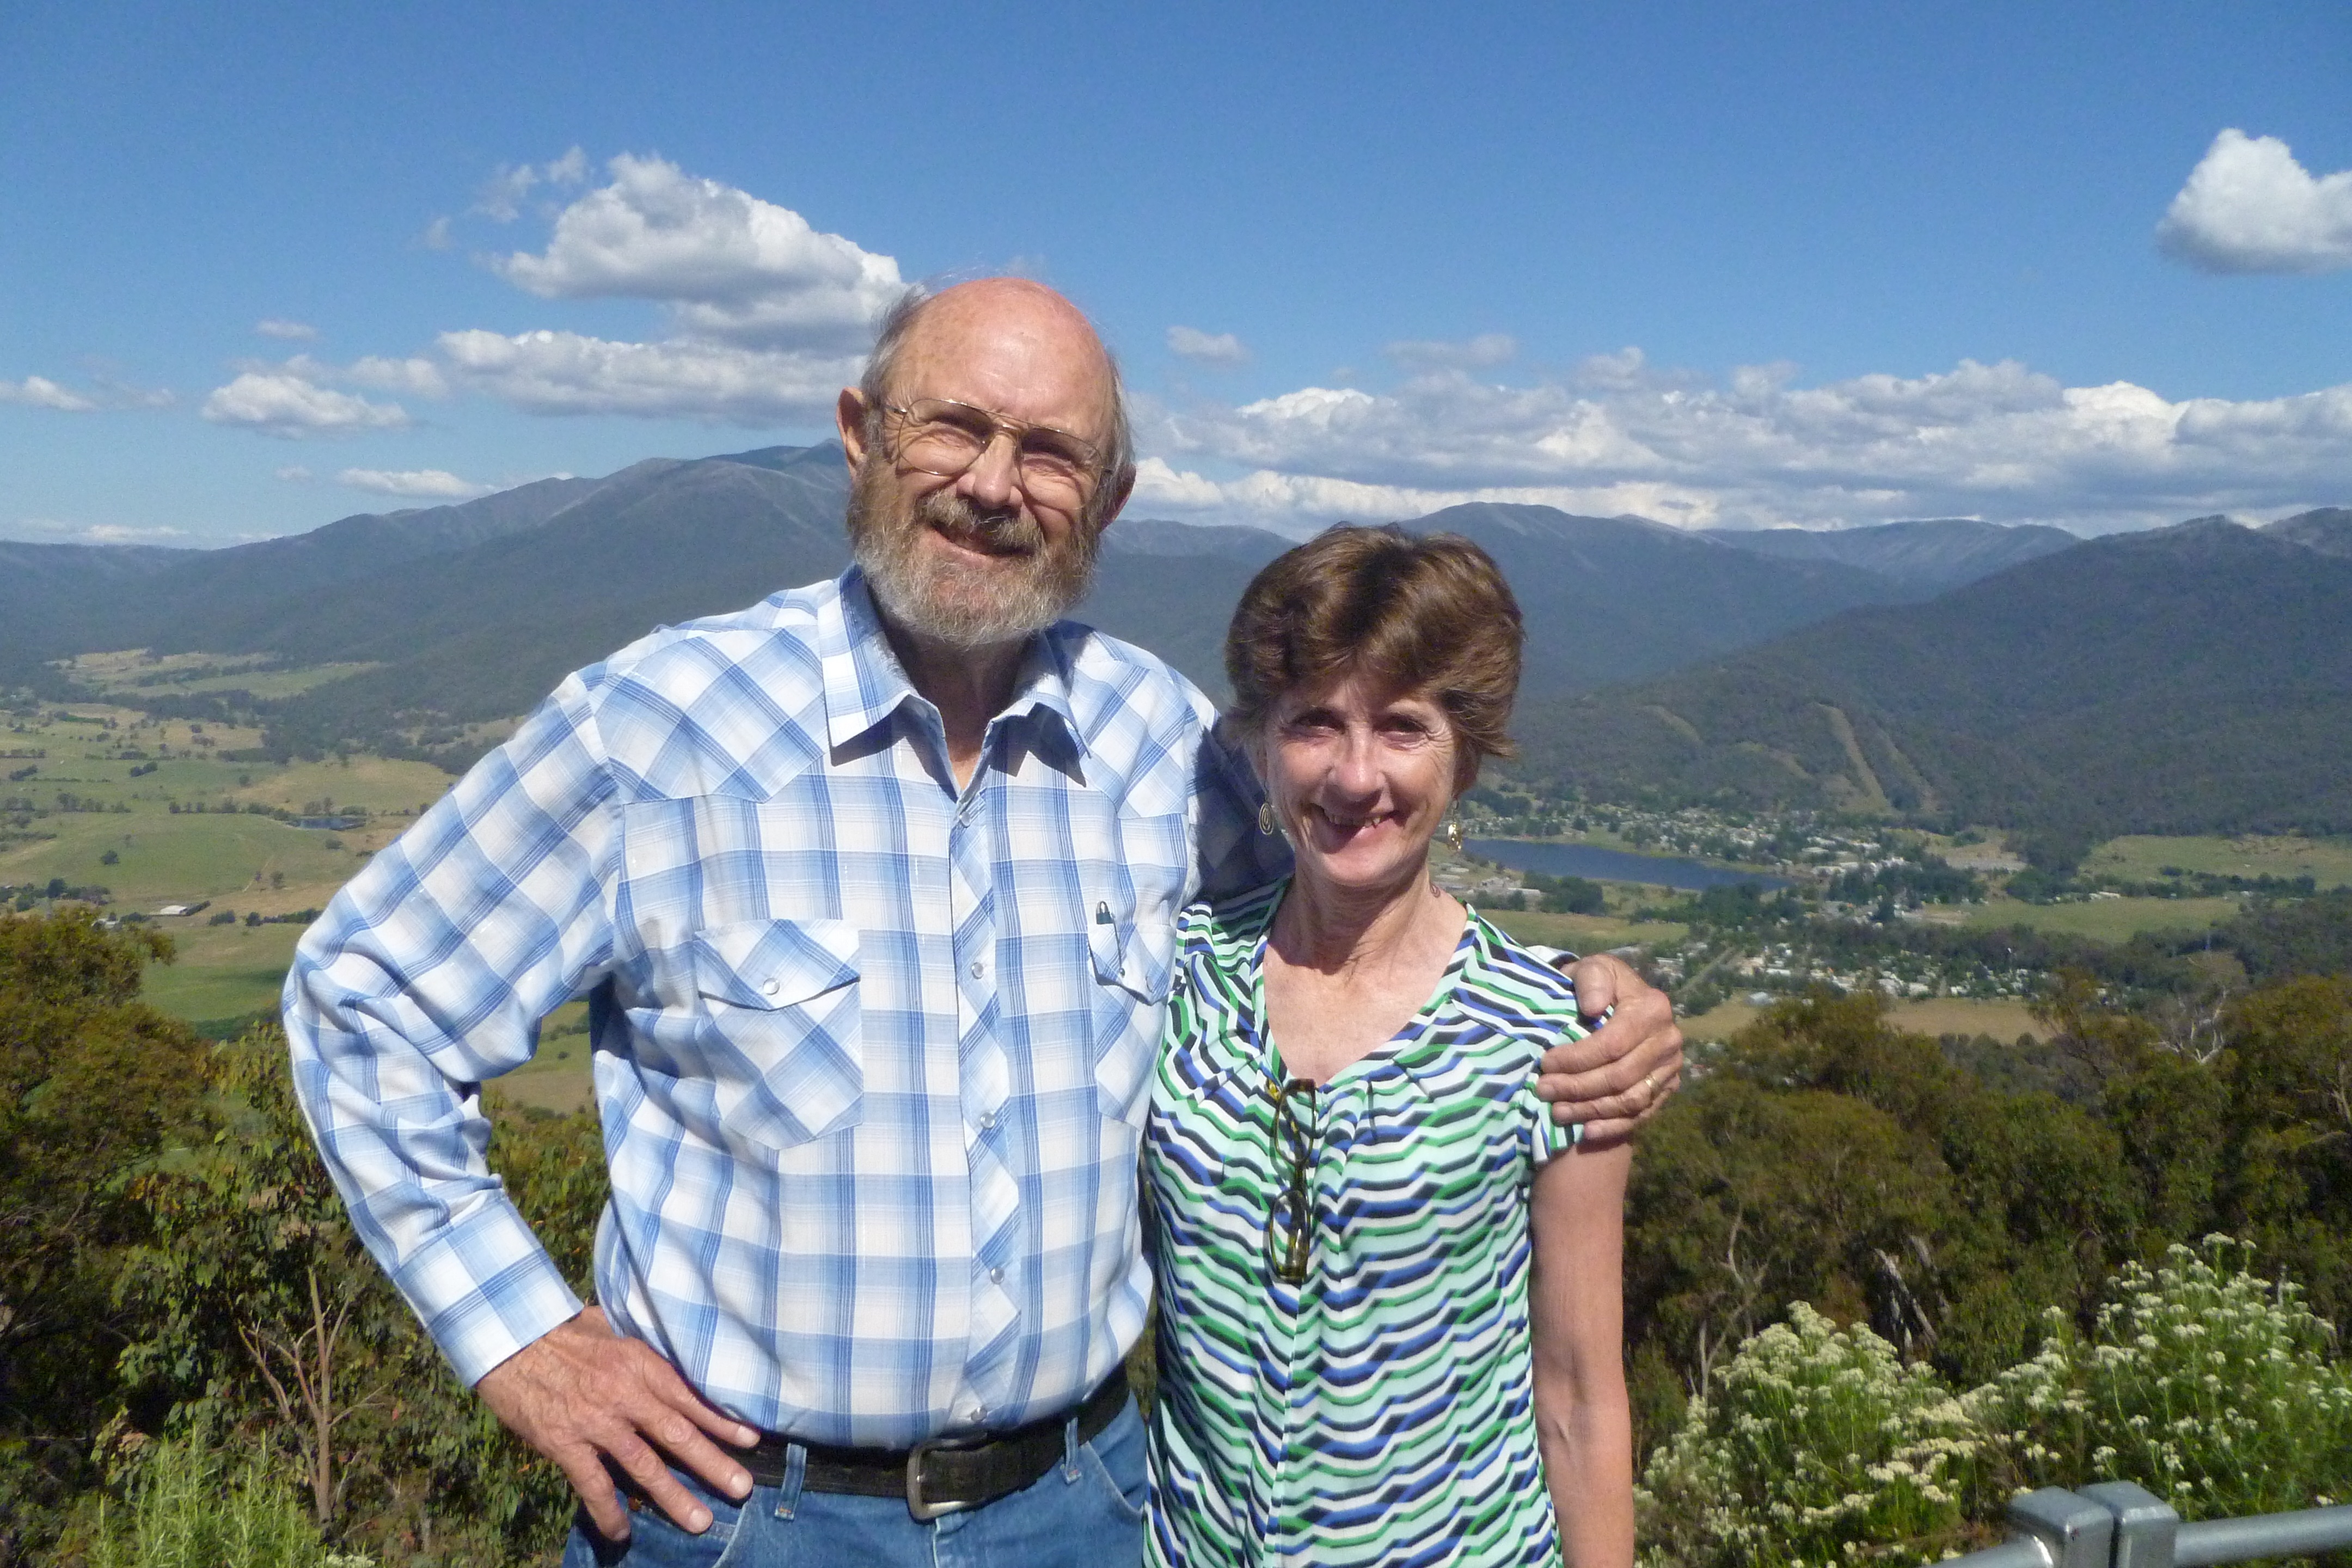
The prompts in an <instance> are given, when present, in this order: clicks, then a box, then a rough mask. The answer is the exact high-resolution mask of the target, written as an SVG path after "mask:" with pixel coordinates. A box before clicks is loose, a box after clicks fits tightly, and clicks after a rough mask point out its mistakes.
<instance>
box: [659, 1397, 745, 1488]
mask: <svg viewBox="0 0 2352 1568" xmlns="http://www.w3.org/2000/svg"><path fill="white" fill-rule="evenodd" d="M727 1425H728V1426H734V1425H735V1423H733V1422H731V1421H730V1422H728V1423H727ZM646 1436H650V1437H651V1438H653V1440H654V1441H655V1442H656V1443H659V1444H660V1445H661V1446H662V1447H663V1449H664V1450H665V1451H666V1452H667V1453H668V1455H669V1457H670V1460H671V1462H672V1463H673V1464H677V1465H682V1466H684V1467H685V1468H688V1469H689V1470H692V1471H693V1472H694V1473H695V1474H696V1475H698V1476H700V1477H701V1478H702V1479H703V1480H704V1481H705V1482H707V1483H708V1484H709V1485H710V1486H712V1487H714V1488H716V1489H718V1490H719V1491H722V1492H724V1493H726V1494H727V1495H728V1496H729V1497H731V1498H739V1499H740V1498H741V1497H743V1496H744V1495H745V1494H747V1493H748V1492H750V1491H751V1472H750V1471H749V1470H746V1469H745V1468H743V1467H742V1466H741V1465H740V1464H738V1463H737V1462H736V1461H735V1458H734V1456H732V1455H730V1454H729V1453H727V1452H726V1451H725V1450H723V1449H721V1448H720V1447H719V1445H718V1444H716V1443H713V1442H712V1441H711V1440H710V1439H709V1438H708V1437H706V1436H703V1435H702V1432H701V1429H700V1428H698V1427H697V1426H695V1425H694V1423H693V1422H691V1421H688V1420H687V1419H685V1418H684V1417H683V1416H680V1415H669V1416H666V1417H664V1418H663V1419H662V1421H661V1422H660V1424H659V1425H658V1426H653V1427H648V1428H647V1429H646Z"/></svg>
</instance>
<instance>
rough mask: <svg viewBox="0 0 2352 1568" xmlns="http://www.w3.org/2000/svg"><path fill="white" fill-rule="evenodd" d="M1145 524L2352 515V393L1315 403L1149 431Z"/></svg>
mask: <svg viewBox="0 0 2352 1568" xmlns="http://www.w3.org/2000/svg"><path fill="white" fill-rule="evenodd" d="M1146 414H1147V417H1146V419H1145V421H1144V426H1143V434H1144V436H1145V437H1146V447H1147V450H1150V451H1153V452H1154V453H1155V454H1156V456H1157V458H1160V459H1161V460H1160V461H1159V462H1158V463H1157V464H1156V466H1155V465H1153V464H1149V463H1148V464H1147V465H1145V467H1144V468H1143V470H1142V472H1141V473H1140V474H1139V479H1138V484H1137V490H1138V504H1139V505H1153V506H1156V507H1158V508H1160V509H1162V510H1171V511H1175V512H1179V513H1187V512H1189V513H1211V514H1213V513H1216V512H1220V511H1234V512H1241V513H1245V514H1247V515H1249V516H1251V517H1252V518H1254V519H1257V520H1261V521H1272V522H1275V523H1276V524H1277V525H1279V523H1280V521H1281V520H1282V519H1284V518H1286V517H1287V518H1295V519H1302V520H1305V519H1319V520H1328V519H1329V518H1333V517H1343V516H1366V517H1370V516H1380V517H1405V516H1412V515H1415V514H1417V513H1420V512H1424V511H1428V510H1434V509H1435V508H1436V507H1439V506H1444V505H1451V504H1454V503H1456V502H1459V501H1464V500H1525V501H1539V502H1542V503H1544V504H1549V505H1554V506H1559V507H1562V508H1563V509H1564V510H1577V511H1586V512H1599V513H1601V514H1604V515H1614V514H1617V513H1621V512H1635V513H1639V514H1641V515H1643V516H1648V517H1653V518H1656V519H1658V520H1660V521H1670V522H1676V523H1687V524H1696V525H1704V526H1717V525H1721V526H1768V525H1774V524H1782V523H1805V524H1814V525H1820V524H1829V523H1848V522H1872V521H1888V520H1892V519H1896V518H1904V517H1923V516H1979V517H1986V518H1990V519H1994V520H1997V521H2053V522H2074V523H2076V524H2078V525H2080V526H2084V527H2089V528H2094V529H2102V530H2103V529H2111V528H2116V527H2129V526H2137V525H2142V524H2147V523H2154V522H2163V521H2178V520H2179V518H2182V517H2187V516H2189V515H2192V514H2194V513H2197V512H2210V511H2214V510H2262V509H2263V508H2269V507H2279V506H2287V505H2294V504H2298V503H2306V502H2317V501H2326V500H2334V499H2336V498H2339V497H2342V496H2345V495H2347V494H2352V384H2347V385H2344V386H2338V387H2332V388H2328V389H2325V390H2322V391H2319V392H2314V393H2308V394H2303V395H2294V396H2288V397H2281V398H2273V399H2267V400H2258V401H2249V402H2230V401H2227V400H2223V399H2216V398H2192V399H2188V400H2183V401H2173V400H2168V399H2167V398H2165V397H2163V396H2161V395H2158V394H2157V393H2156V392H2153V391H2151V390H2149V389H2147V388H2145V387H2140V386H2136V385H2133V384H2129V383H2121V382H2119V383H2116V384H2110V385H2106V386H2096V387H2068V386H2064V385H2062V384H2060V383H2058V382H2057V381H2056V380H2054V379H2053V378H2052V377H2050V376H2047V375H2043V374H2039V373H2037V372H2034V371H2032V370H2030V369H2029V368H2027V367H2026V366H2024V365H2022V364H2019V363H2015V362H2002V363H1997V364H1979V363H1975V362H1972V361H1962V362H1961V363H1959V364H1958V366H1956V367H1954V368H1953V369H1951V370H1949V371H1945V372H1939V373H1937V374H1929V375H1924V376H1916V377H1903V376H1894V375H1865V376H1858V377H1854V378H1853V379H1851V380H1847V381H1841V382H1835V383H1831V384H1826V385H1821V386H1811V387H1807V386H1802V385H1799V384H1796V383H1795V379H1794V377H1793V375H1792V374H1791V373H1790V371H1789V369H1788V367H1786V366H1758V367H1750V368H1748V369H1743V370H1739V371H1735V372H1734V373H1732V374H1730V375H1728V376H1727V377H1724V378H1721V379H1720V380H1719V381H1718V380H1716V379H1713V378H1709V377H1706V376H1702V375H1697V374H1693V373H1689V372H1675V371H1662V370H1658V369H1656V368H1654V367H1652V366H1650V365H1648V364H1647V363H1646V362H1645V361H1643V360H1642V359H1641V358H1640V357H1639V356H1637V355H1631V354H1620V355H1611V356H1607V358H1606V359H1605V361H1603V362H1601V363H1600V364H1599V365H1597V366H1596V365H1595V364H1594V363H1593V362H1587V363H1586V364H1585V365H1584V366H1580V367H1579V368H1578V370H1577V372H1576V373H1575V374H1571V375H1570V376H1569V377H1566V378H1564V379H1559V380H1548V381H1544V382H1541V383H1538V384H1533V385H1519V386H1511V385H1499V384H1494V383H1492V382H1491V381H1486V380H1481V379H1477V378H1474V377H1472V376H1470V375H1468V374H1465V373H1463V372H1461V371H1458V370H1451V371H1433V372H1430V373H1427V374H1420V375H1415V376H1413V377H1412V378H1410V379H1408V380H1407V381H1406V382H1405V384H1403V385H1402V386H1400V387H1398V388H1397V389H1395V390H1393V391H1391V392H1387V393H1380V394H1375V393H1370V392H1366V391H1363V390H1360V389H1359V388H1354V387H1303V388H1300V389H1298V390H1297V391H1293V392H1288V393H1285V394H1282V395H1279V396H1276V397H1268V398H1262V399H1259V400H1257V401H1255V402H1253V403H1249V404H1245V405H1241V406H1239V407H1232V408H1227V407H1222V406H1218V405H1200V406H1195V407H1191V408H1186V409H1182V410H1175V411H1171V410H1164V409H1147V410H1146Z"/></svg>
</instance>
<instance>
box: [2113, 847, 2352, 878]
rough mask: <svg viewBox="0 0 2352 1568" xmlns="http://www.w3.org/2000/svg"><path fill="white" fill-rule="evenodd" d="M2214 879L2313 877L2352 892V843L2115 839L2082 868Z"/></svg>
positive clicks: (2141, 875)
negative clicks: (2176, 871)
mask: <svg viewBox="0 0 2352 1568" xmlns="http://www.w3.org/2000/svg"><path fill="white" fill-rule="evenodd" d="M2167 866H2174V867H2178V868H2180V869H2181V870H2183V871H2199V872H2203V873H2205V874H2206V875H2208V876H2214V877H2288V878H2293V877H2309V878H2311V879H2313V880H2314V881H2315V882H2316V883H2318V884H2319V886H2321V887H2323V888H2341V887H2352V839H2346V838H2302V837H2295V836H2294V835H2292V834H2283V835H2280V836H2278V837H2243V838H2217V837H2196V838H2186V837H2184V838H2158V837H2129V838H2111V839H2109V840H2108V841H2107V842H2106V843H2105V844H2102V845H2100V846H2099V847H2098V848H2097V849H2095V850H2094V851H2093V852H2092V854H2091V857H2090V858H2089V859H2088V860H2086V861H2085V862H2084V866H2083V869H2084V871H2086V872H2089V873H2091V874H2092V875H2094V876H2107V877H2116V878H2120V879H2128V880H2131V881H2140V882H2147V881H2154V880H2156V879H2158V877H2161V876H2162V875H2163V874H2164V868H2166V867H2167Z"/></svg>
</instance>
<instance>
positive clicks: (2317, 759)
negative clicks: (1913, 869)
mask: <svg viewBox="0 0 2352 1568" xmlns="http://www.w3.org/2000/svg"><path fill="white" fill-rule="evenodd" d="M1521 732H1522V734H1523V735H1524V736H1525V737H1526V738H1527V747H1528V755H1527V759H1526V761H1525V763H1524V764H1523V766H1524V768H1525V769H1526V771H1527V772H1528V773H1529V774H1530V775H1543V774H1547V773H1548V774H1551V775H1554V776H1557V777H1560V778H1564V779H1567V780H1570V781H1572V782H1574V783H1577V784H1581V785H1583V786H1584V787H1586V788H1588V789H1591V790H1593V791H1596V792H1600V793H1601V794H1604V795H1608V794H1612V793H1616V794H1621V795H1622V794H1634V795H1638V794H1639V793H1640V792H1642V791H1644V790H1648V791H1654V792H1662V793H1665V794H1670V795H1681V796H1685V797H1689V798H1699V799H1706V798H1712V799H1720V800H1725V801H1739V802H1748V803H1752V804H1757V805H1768V804H1769V805H1805V806H1822V807H1831V808H1843V809H1855V810H1875V811H1890V810H1891V811H1895V812H1901V813H1905V814H1907V815H1911V816H1916V817H1918V818H1921V819H1925V820H1931V821H1932V820H1948V821H1952V822H1999V823H2005V824H2009V825H2011V826H2025V827H2031V828H2033V829H2035V830H2036V831H2038V832H2042V833H2045V834H2050V835H2056V836H2061V837H2068V838H2071V839H2074V840H2087V839H2090V838H2097V837H2106V836H2108V835H2111V834H2115V833H2121V832H2149V833H2197V832H2237V831H2275V830H2283V829H2286V828H2291V827H2300V828H2305V829H2308V830H2311V831H2315V832H2340V831H2345V830H2346V829H2347V828H2352V560H2346V559H2343V558H2340V557H2333V556H2326V555H2322V554H2319V553H2316V552H2314V551H2312V550H2310V549H2308V548H2306V547H2305V546H2303V545H2300V544H2297V543H2294V542H2290V540H2289V538H2286V537H2276V536H2273V534H2272V533H2269V532H2256V531H2250V530H2247V529H2243V528H2240V527H2237V526H2235V525H2234V524H2231V523H2229V522H2225V521H2220V520H2218V519H2216V520H2209V521H2198V522H2191V523H2186V524H2182V525H2180V526H2179V527H2177V528H2172V529H2166V530H2161V531H2154V532H2148V533H2140V534H2129V535H2115V536H2110V537H2108V538H2105V539H2101V540H2096V541H2093V542H2089V543H2085V544H2083V545H2080V546H2078V547H2076V548H2074V549H2072V550H2069V551H2065V552H2061V553H2058V554H2053V555H2051V556H2049V557H2047V558H2045V559H2042V560H2039V561H2034V562H2032V563H2028V564H2026V565H2023V566H2018V567H2012V568H2011V569H2009V570H2008V571H2004V572H2001V573H1999V574H1995V575H1993V576H1990V577H1988V578H1985V579H1983V580H1981V581H1979V582H1977V583H1973V584H1969V585H1968V586H1966V587H1963V588H1959V589H1957V590H1955V591H1953V592H1952V593H1949V594H1947V595H1943V596H1941V597H1940V598H1937V599H1936V600H1934V601H1932V602H1931V603H1928V604H1925V605H1910V606H1906V607H1903V608H1900V609H1894V608H1873V609H1864V610H1855V611H1851V612H1848V613H1847V614H1845V615H1843V616H1836V617H1834V618H1832V619H1831V620H1829V621H1826V622H1824V623H1822V624H1821V625H1819V626H1811V627H1808V628H1806V629H1804V630H1802V631H1800V632H1797V633H1794V634H1791V635H1790V636H1788V637H1781V638H1779V639H1777V640H1775V641H1773V642H1770V643H1768V644H1765V645H1763V646H1761V647H1754V648H1750V649H1748V650H1746V651H1745V652H1742V653H1740V654H1738V655H1736V656H1734V657H1732V658H1725V659H1719V660H1714V661H1710V662H1708V663H1706V664H1704V665H1700V666H1697V667H1695V668H1689V669H1685V670H1682V671H1678V672H1676V673H1675V674H1673V675H1671V676H1668V677H1666V678H1664V679H1660V680H1656V681H1652V682H1648V683H1645V684H1643V685H1639V686H1634V687H1628V688H1619V689H1612V690H1610V691H1608V692H1604V693H1595V694H1591V695H1589V696H1580V697H1571V698H1568V699H1565V700H1561V699H1552V700H1544V699H1542V698H1538V699H1536V700H1534V701H1532V702H1530V703H1529V704H1528V710H1527V712H1526V714H1525V715H1524V717H1523V719H1522V721H1521Z"/></svg>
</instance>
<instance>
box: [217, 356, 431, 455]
mask: <svg viewBox="0 0 2352 1568" xmlns="http://www.w3.org/2000/svg"><path fill="white" fill-rule="evenodd" d="M202 412H203V414H204V416H205V418H206V419H209V420H211V421H212V422H213V423H214V424H215V425H235V426H241V427H242V428H245V429H247V430H255V431H258V432H259V433H260V434H262V435H264V436H277V437H285V438H288V439H299V438H300V437H306V436H348V435H352V434H354V433H356V432H358V431H362V430H389V429H397V428H399V427H400V426H404V425H406V424H408V423H409V418H408V411H407V410H406V409H404V408H403V407H401V406H400V405H398V404H397V403H371V402H369V401H368V400H367V399H366V398H364V397H359V396H355V395H352V394H351V393H348V392H336V391H333V390H331V389H330V388H327V387H323V386H320V385H318V384H316V383H314V382H312V381H310V380H308V379H306V378H304V377H303V376H301V375H299V374H293V373H291V372H289V371H283V370H280V371H255V370H249V371H247V372H246V373H245V374H242V375H239V376H238V377H237V378H236V380H235V381H232V382H230V383H229V384H227V385H226V386H221V387H215V388H214V389H213V392H212V395H210V396H208V397H206V398H205V404H204V408H203V410H202Z"/></svg>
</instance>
